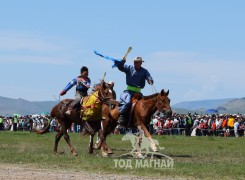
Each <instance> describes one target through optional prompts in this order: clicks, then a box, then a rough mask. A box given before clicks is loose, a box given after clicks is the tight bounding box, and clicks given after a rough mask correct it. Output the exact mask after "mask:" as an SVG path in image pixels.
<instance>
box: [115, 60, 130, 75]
mask: <svg viewBox="0 0 245 180" xmlns="http://www.w3.org/2000/svg"><path fill="white" fill-rule="evenodd" d="M115 64H116V65H117V68H118V69H119V71H122V72H125V73H126V72H127V71H128V65H126V64H125V61H117V62H115Z"/></svg>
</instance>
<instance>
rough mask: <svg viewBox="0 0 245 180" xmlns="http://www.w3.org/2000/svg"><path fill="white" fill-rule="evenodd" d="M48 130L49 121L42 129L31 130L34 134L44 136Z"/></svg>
mask: <svg viewBox="0 0 245 180" xmlns="http://www.w3.org/2000/svg"><path fill="white" fill-rule="evenodd" d="M49 128H50V121H48V124H47V126H45V127H44V129H42V130H41V129H36V128H33V130H34V131H35V132H36V134H45V133H47V132H49Z"/></svg>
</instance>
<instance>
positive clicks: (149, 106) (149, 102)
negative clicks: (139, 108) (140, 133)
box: [142, 95, 157, 114]
mask: <svg viewBox="0 0 245 180" xmlns="http://www.w3.org/2000/svg"><path fill="white" fill-rule="evenodd" d="M156 102H157V95H155V96H153V97H152V98H149V99H143V100H142V105H143V107H144V110H145V111H146V114H149V113H150V114H151V113H152V114H154V112H155V111H156Z"/></svg>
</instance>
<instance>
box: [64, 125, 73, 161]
mask: <svg viewBox="0 0 245 180" xmlns="http://www.w3.org/2000/svg"><path fill="white" fill-rule="evenodd" d="M62 131H63V134H64V139H65V140H66V143H67V144H68V145H69V147H70V150H71V153H72V154H73V155H74V156H77V152H76V150H75V148H74V147H73V146H72V145H71V142H70V137H69V135H68V133H67V128H64V129H63V128H62Z"/></svg>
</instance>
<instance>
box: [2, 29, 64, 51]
mask: <svg viewBox="0 0 245 180" xmlns="http://www.w3.org/2000/svg"><path fill="white" fill-rule="evenodd" d="M0 39H1V41H0V50H4V51H18V50H27V51H35V52H40V51H48V52H51V51H61V50H62V49H63V48H62V46H60V45H59V44H58V43H57V42H56V43H55V42H52V41H59V39H58V38H57V37H51V36H45V35H42V34H40V33H28V34H27V33H19V32H5V31H1V32H0Z"/></svg>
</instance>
